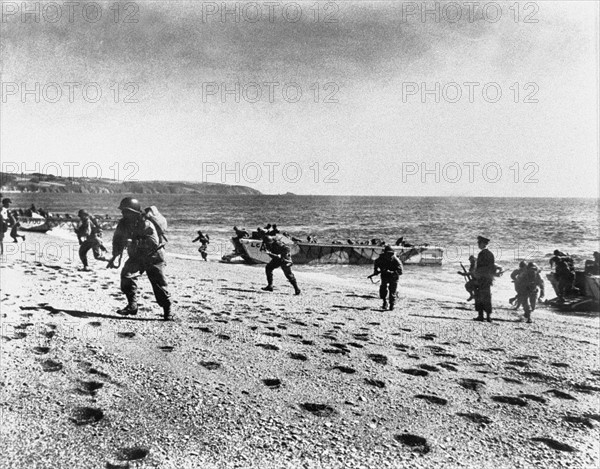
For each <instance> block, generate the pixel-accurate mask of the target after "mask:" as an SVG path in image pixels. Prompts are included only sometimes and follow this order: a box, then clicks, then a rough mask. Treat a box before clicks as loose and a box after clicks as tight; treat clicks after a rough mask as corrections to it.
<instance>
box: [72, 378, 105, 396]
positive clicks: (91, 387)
mask: <svg viewBox="0 0 600 469" xmlns="http://www.w3.org/2000/svg"><path fill="white" fill-rule="evenodd" d="M102 386H104V384H103V383H99V382H98V381H81V382H80V383H79V386H77V391H79V392H80V393H82V394H89V395H92V396H93V395H94V394H96V391H97V390H98V389H100V388H101V387H102Z"/></svg>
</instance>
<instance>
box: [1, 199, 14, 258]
mask: <svg viewBox="0 0 600 469" xmlns="http://www.w3.org/2000/svg"><path fill="white" fill-rule="evenodd" d="M10 204H12V200H10V199H8V198H5V199H2V207H0V225H1V226H0V254H4V233H6V232H7V231H8V227H9V225H10V213H9V211H8V209H9V208H10Z"/></svg>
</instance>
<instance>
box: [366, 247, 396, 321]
mask: <svg viewBox="0 0 600 469" xmlns="http://www.w3.org/2000/svg"><path fill="white" fill-rule="evenodd" d="M375 275H381V285H380V286H379V297H380V298H381V299H382V300H383V305H382V308H383V309H388V301H387V299H388V296H389V300H390V303H389V308H390V311H392V310H393V309H394V303H395V301H396V290H397V289H398V280H399V278H400V275H402V261H401V260H400V259H398V257H397V256H396V254H395V253H394V248H393V247H392V246H390V245H389V244H388V245H386V246H385V248H384V249H383V252H382V253H381V254H380V255H379V257H378V258H377V259H375V263H374V264H373V276H375Z"/></svg>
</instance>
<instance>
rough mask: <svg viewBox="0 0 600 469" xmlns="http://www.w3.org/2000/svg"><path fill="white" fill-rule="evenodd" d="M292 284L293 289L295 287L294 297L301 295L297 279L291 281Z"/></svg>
mask: <svg viewBox="0 0 600 469" xmlns="http://www.w3.org/2000/svg"><path fill="white" fill-rule="evenodd" d="M290 283H291V284H292V287H294V295H299V294H300V293H302V291H301V290H300V288H298V282H296V279H294V280H292V281H290Z"/></svg>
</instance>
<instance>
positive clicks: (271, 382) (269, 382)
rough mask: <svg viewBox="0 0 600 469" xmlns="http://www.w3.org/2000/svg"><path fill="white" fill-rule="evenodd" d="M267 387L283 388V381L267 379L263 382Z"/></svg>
mask: <svg viewBox="0 0 600 469" xmlns="http://www.w3.org/2000/svg"><path fill="white" fill-rule="evenodd" d="M262 382H263V383H264V385H265V386H267V387H268V388H271V389H277V388H279V387H280V386H281V380H279V379H277V378H265V379H263V380H262Z"/></svg>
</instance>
